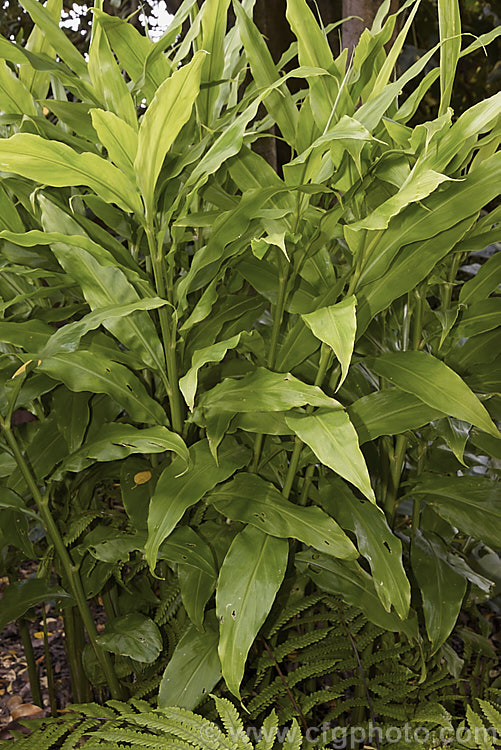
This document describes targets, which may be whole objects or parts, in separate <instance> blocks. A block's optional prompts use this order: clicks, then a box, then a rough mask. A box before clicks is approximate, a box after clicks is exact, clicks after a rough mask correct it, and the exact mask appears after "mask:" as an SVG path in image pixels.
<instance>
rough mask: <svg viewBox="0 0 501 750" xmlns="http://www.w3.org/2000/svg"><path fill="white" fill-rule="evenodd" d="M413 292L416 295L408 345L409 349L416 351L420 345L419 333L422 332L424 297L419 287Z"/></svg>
mask: <svg viewBox="0 0 501 750" xmlns="http://www.w3.org/2000/svg"><path fill="white" fill-rule="evenodd" d="M414 294H415V295H416V304H415V307H414V322H413V326H412V334H411V341H410V346H411V349H414V350H415V351H416V350H417V349H419V347H420V345H421V334H422V332H423V316H424V297H423V294H422V293H421V291H420V290H419V289H416V290H415V291H414Z"/></svg>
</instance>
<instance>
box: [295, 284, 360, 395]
mask: <svg viewBox="0 0 501 750" xmlns="http://www.w3.org/2000/svg"><path fill="white" fill-rule="evenodd" d="M356 304H357V301H356V299H355V297H353V296H351V297H347V298H346V299H344V300H343V301H342V302H338V303H337V305H330V306H329V307H321V308H319V309H318V310H315V311H314V312H311V313H306V314H304V315H301V317H302V319H303V320H304V322H305V323H306V325H307V326H308V327H309V328H310V329H311V331H312V332H313V333H314V334H315V336H316V337H317V339H320V341H323V342H324V343H325V344H328V345H329V346H330V347H331V349H332V351H333V352H334V354H335V355H336V357H337V358H338V360H339V363H340V365H341V378H340V379H339V383H338V385H337V388H336V390H338V389H339V388H340V387H341V385H342V384H343V381H344V379H345V378H346V376H347V374H348V368H349V366H350V362H351V356H352V354H353V347H354V344H355V334H356V331H357V316H356Z"/></svg>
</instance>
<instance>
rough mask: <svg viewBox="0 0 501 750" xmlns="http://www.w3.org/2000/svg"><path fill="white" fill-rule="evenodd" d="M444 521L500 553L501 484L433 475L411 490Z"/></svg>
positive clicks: (479, 479)
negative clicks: (500, 486) (498, 550)
mask: <svg viewBox="0 0 501 750" xmlns="http://www.w3.org/2000/svg"><path fill="white" fill-rule="evenodd" d="M410 494H412V495H413V496H415V497H423V499H424V500H425V501H426V503H427V504H428V505H431V506H432V508H433V510H435V511H436V513H438V514H439V515H440V516H442V518H445V520H446V521H448V522H449V523H450V524H451V525H452V526H456V527H458V528H460V529H461V530H462V531H463V532H464V533H466V534H469V535H470V536H472V537H474V538H475V539H481V540H482V541H484V542H485V543H486V544H488V545H490V546H491V547H494V548H495V549H498V548H499V547H500V543H501V542H500V540H501V499H500V489H499V484H497V483H496V482H493V481H491V480H489V479H487V478H486V477H447V476H445V477H440V476H435V475H433V474H430V475H425V476H424V478H423V479H422V480H421V481H420V482H419V483H418V484H417V485H416V486H415V487H414V488H413V489H412V493H410Z"/></svg>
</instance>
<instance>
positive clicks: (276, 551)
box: [216, 526, 289, 698]
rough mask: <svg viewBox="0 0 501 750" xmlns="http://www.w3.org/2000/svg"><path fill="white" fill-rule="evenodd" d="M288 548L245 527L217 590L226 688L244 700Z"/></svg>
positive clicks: (225, 562)
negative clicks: (247, 674)
mask: <svg viewBox="0 0 501 750" xmlns="http://www.w3.org/2000/svg"><path fill="white" fill-rule="evenodd" d="M288 556H289V544H288V542H287V541H286V540H285V539H277V538H275V537H272V536H268V534H264V533H263V532H262V531H259V529H256V528H254V527H253V526H246V527H245V529H244V530H243V531H241V532H240V533H239V534H237V536H236V537H235V539H234V540H233V542H232V544H231V547H230V549H229V550H228V554H227V555H226V557H225V559H224V561H223V564H222V566H221V570H220V573H219V580H218V583H217V589H216V613H217V616H218V618H219V633H220V635H219V647H218V651H219V658H220V660H221V668H222V673H223V677H224V679H225V681H226V684H227V686H228V689H229V690H230V692H232V693H233V695H236V696H237V698H239V697H240V683H241V681H242V677H243V674H244V669H245V662H246V660H247V654H248V653H249V649H250V647H251V645H252V643H253V642H254V640H255V638H256V636H257V634H258V632H259V629H260V628H261V626H262V624H263V623H264V621H265V619H266V617H267V615H268V613H269V611H270V609H271V607H272V605H273V602H274V601H275V597H276V595H277V591H278V589H279V588H280V585H281V583H282V581H283V578H284V576H285V571H286V569H287V558H288Z"/></svg>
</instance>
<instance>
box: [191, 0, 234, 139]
mask: <svg viewBox="0 0 501 750" xmlns="http://www.w3.org/2000/svg"><path fill="white" fill-rule="evenodd" d="M229 4H230V0H205V2H204V4H203V6H202V10H201V17H202V18H201V33H200V40H199V44H200V46H199V47H198V49H202V50H205V52H207V53H208V54H207V55H206V57H205V59H204V61H203V66H202V75H201V79H200V83H201V85H202V87H203V88H202V92H201V94H200V97H199V100H198V107H199V117H200V120H201V122H202V123H203V124H204V125H206V126H209V127H212V125H213V123H214V120H215V119H216V117H217V115H218V112H217V106H216V105H217V100H218V97H219V86H218V85H217V82H218V81H220V80H221V79H222V77H223V73H224V63H225V51H226V50H225V44H224V37H225V34H226V26H227V23H228V18H227V16H228V7H229Z"/></svg>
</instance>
